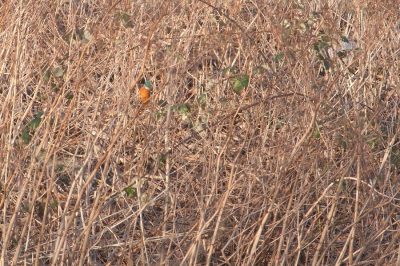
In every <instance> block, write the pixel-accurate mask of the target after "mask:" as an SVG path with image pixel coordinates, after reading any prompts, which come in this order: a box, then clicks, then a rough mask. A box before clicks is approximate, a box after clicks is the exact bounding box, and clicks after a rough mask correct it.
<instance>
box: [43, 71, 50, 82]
mask: <svg viewBox="0 0 400 266" xmlns="http://www.w3.org/2000/svg"><path fill="white" fill-rule="evenodd" d="M50 75H51V71H50V70H47V71H46V73H45V74H44V76H43V82H44V83H46V82H47V81H49V79H50Z"/></svg>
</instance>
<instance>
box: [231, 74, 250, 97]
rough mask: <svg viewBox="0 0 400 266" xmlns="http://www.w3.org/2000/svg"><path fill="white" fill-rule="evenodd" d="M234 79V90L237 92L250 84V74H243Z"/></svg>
mask: <svg viewBox="0 0 400 266" xmlns="http://www.w3.org/2000/svg"><path fill="white" fill-rule="evenodd" d="M234 81H235V84H234V85H233V92H234V93H236V94H240V93H241V92H242V90H243V88H245V87H247V86H248V85H249V76H247V75H243V76H241V77H238V78H236V79H234Z"/></svg>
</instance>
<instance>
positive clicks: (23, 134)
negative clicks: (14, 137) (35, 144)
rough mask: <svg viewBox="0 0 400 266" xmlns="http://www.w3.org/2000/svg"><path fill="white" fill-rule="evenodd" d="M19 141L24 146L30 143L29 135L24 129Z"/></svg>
mask: <svg viewBox="0 0 400 266" xmlns="http://www.w3.org/2000/svg"><path fill="white" fill-rule="evenodd" d="M21 139H22V141H23V142H24V143H25V144H29V142H30V141H31V136H30V135H29V132H28V130H27V129H26V128H24V129H23V130H22V134H21Z"/></svg>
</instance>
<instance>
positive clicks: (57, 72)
mask: <svg viewBox="0 0 400 266" xmlns="http://www.w3.org/2000/svg"><path fill="white" fill-rule="evenodd" d="M63 74H64V70H62V69H61V68H59V67H56V68H54V69H53V75H54V76H55V77H56V78H59V77H61V76H62V75H63Z"/></svg>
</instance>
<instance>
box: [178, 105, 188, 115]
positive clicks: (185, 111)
mask: <svg viewBox="0 0 400 266" xmlns="http://www.w3.org/2000/svg"><path fill="white" fill-rule="evenodd" d="M178 112H179V113H181V114H190V105H189V104H187V103H184V104H181V105H179V106H178Z"/></svg>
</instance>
